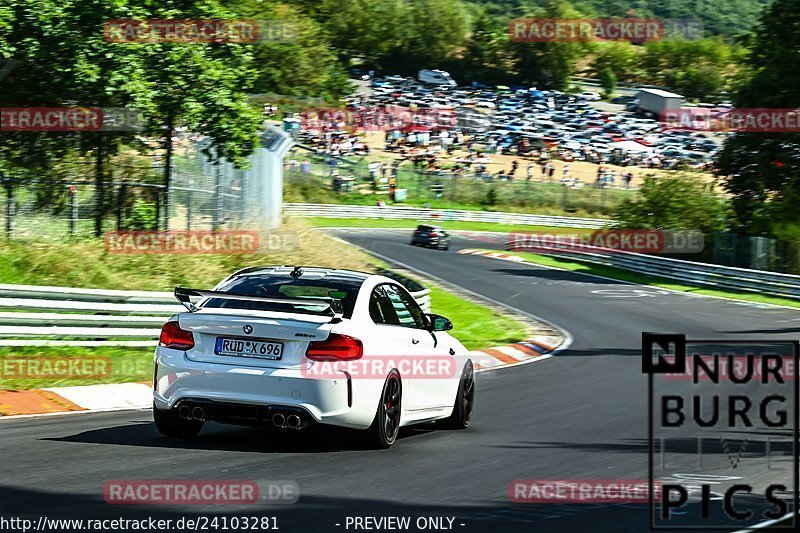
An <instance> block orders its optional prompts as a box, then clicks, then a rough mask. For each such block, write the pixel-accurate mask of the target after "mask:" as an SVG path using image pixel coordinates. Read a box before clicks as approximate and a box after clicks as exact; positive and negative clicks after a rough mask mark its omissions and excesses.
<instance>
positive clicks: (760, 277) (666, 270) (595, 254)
mask: <svg viewBox="0 0 800 533" xmlns="http://www.w3.org/2000/svg"><path fill="white" fill-rule="evenodd" d="M519 251H524V250H519ZM536 253H543V254H545V255H549V256H552V257H560V258H563V259H571V260H579V261H586V262H589V263H596V264H600V265H606V266H611V267H616V268H621V269H624V270H630V271H632V272H638V273H640V274H647V275H650V276H658V277H661V278H667V279H670V280H675V281H680V282H684V283H686V284H689V285H698V286H702V287H714V288H723V289H732V290H735V291H744V292H757V293H761V294H767V295H770V296H782V297H784V298H793V299H798V300H800V276H795V275H791V274H780V273H778V272H769V271H765V270H751V269H747V268H737V267H728V266H722V265H712V264H709V263H697V262H695V261H685V260H682V259H672V258H668V257H659V256H653V255H645V254H639V253H634V252H622V251H616V250H608V249H603V248H595V249H592V250H591V251H585V252H584V251H580V252H578V251H573V252H570V251H562V250H559V251H558V252H542V251H541V250H537V252H536Z"/></svg>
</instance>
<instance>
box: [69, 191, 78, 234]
mask: <svg viewBox="0 0 800 533" xmlns="http://www.w3.org/2000/svg"><path fill="white" fill-rule="evenodd" d="M69 205H70V210H69V234H70V235H74V234H75V226H77V224H78V190H77V187H75V185H70V186H69Z"/></svg>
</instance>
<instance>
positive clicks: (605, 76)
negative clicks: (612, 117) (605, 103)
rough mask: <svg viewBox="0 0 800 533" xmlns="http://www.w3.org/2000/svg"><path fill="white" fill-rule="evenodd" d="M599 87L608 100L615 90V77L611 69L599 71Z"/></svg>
mask: <svg viewBox="0 0 800 533" xmlns="http://www.w3.org/2000/svg"><path fill="white" fill-rule="evenodd" d="M600 87H602V88H603V90H604V91H605V93H606V96H608V97H609V98H610V97H611V96H612V95H613V94H614V91H616V90H617V76H616V75H615V74H614V70H613V69H612V68H611V67H606V68H604V69H603V70H601V71H600Z"/></svg>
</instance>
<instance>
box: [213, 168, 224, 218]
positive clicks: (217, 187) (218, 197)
mask: <svg viewBox="0 0 800 533" xmlns="http://www.w3.org/2000/svg"><path fill="white" fill-rule="evenodd" d="M214 193H215V198H214V200H215V204H214V218H213V222H212V224H211V225H212V228H211V229H213V230H215V231H216V230H218V229H219V226H220V221H221V218H222V167H221V165H220V161H219V160H217V170H216V183H215V184H214Z"/></svg>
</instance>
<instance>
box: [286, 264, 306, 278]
mask: <svg viewBox="0 0 800 533" xmlns="http://www.w3.org/2000/svg"><path fill="white" fill-rule="evenodd" d="M289 275H290V276H292V278H294V279H299V278H300V276H302V275H303V267H299V266H296V267H294V270H292V271H291V272H290V273H289Z"/></svg>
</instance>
